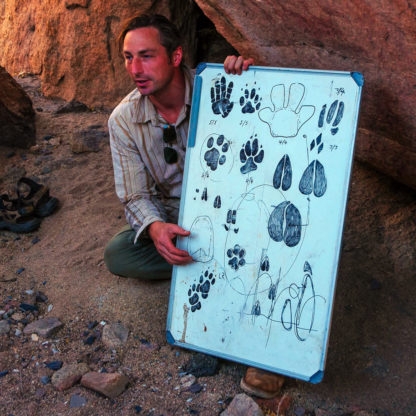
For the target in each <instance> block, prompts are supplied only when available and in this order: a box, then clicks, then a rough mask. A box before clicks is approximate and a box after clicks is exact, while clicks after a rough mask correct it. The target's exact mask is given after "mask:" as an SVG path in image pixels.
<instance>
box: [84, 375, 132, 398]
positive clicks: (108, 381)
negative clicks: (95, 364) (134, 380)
mask: <svg viewBox="0 0 416 416" xmlns="http://www.w3.org/2000/svg"><path fill="white" fill-rule="evenodd" d="M128 382H129V379H128V378H127V377H126V376H125V375H123V374H120V373H97V372H90V373H87V374H84V375H83V376H82V378H81V384H82V385H83V386H84V387H87V388H89V389H92V390H95V391H97V392H98V393H101V394H103V395H104V396H107V397H109V398H110V399H114V398H116V397H117V396H118V395H120V394H121V393H122V392H123V391H124V390H125V388H126V386H127V384H128Z"/></svg>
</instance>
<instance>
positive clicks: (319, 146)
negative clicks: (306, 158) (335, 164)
mask: <svg viewBox="0 0 416 416" xmlns="http://www.w3.org/2000/svg"><path fill="white" fill-rule="evenodd" d="M315 146H317V149H318V155H319V153H321V152H322V149H323V148H324V143H323V142H322V133H320V134H319V135H318V137H317V138H316V139H314V140H312V141H311V144H310V145H309V148H310V150H311V151H312V150H313V149H314V148H315Z"/></svg>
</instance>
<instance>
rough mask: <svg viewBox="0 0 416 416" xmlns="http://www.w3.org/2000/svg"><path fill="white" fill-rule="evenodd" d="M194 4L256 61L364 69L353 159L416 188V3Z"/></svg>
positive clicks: (325, 0)
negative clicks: (355, 5) (353, 5)
mask: <svg viewBox="0 0 416 416" xmlns="http://www.w3.org/2000/svg"><path fill="white" fill-rule="evenodd" d="M195 2H196V3H197V4H198V6H199V7H200V8H201V9H202V11H203V12H204V14H205V15H206V16H207V17H208V18H209V19H210V20H211V21H212V22H213V23H214V24H215V27H216V29H217V30H218V32H220V33H221V34H222V35H223V36H224V37H225V38H226V40H227V41H228V42H229V43H231V44H232V45H233V46H234V47H235V48H236V49H237V50H238V52H239V53H240V54H241V55H244V56H250V57H252V58H254V60H255V62H256V64H257V65H271V66H278V67H282V66H283V67H289V68H290V67H291V68H315V69H331V70H341V71H360V72H362V73H363V74H364V78H365V85H364V88H363V96H362V105H361V115H360V124H359V127H360V128H359V130H358V136H357V145H356V153H355V154H356V157H357V158H358V159H359V160H361V161H365V162H367V163H369V164H371V165H372V166H373V167H374V168H376V169H378V170H381V171H382V172H384V173H387V174H388V175H391V176H393V177H394V178H395V179H397V180H400V181H401V182H403V183H404V184H406V185H408V186H411V187H413V189H416V140H415V135H416V94H415V90H414V88H415V87H414V85H415V82H414V81H415V78H414V66H415V56H416V43H415V42H414V38H415V30H414V27H415V15H414V13H415V12H414V5H412V4H411V3H410V2H408V3H407V4H403V3H402V2H400V1H399V0H393V1H391V2H390V3H389V7H388V8H387V9H385V8H380V7H378V6H377V5H376V4H375V3H374V4H373V3H371V4H370V3H369V4H367V5H366V7H365V10H363V9H361V8H351V7H350V4H348V3H346V2H334V1H331V0H323V1H320V2H307V3H305V2H303V1H300V0H299V1H296V0H295V1H292V2H290V4H289V3H284V4H283V3H281V2H276V1H274V0H263V1H261V2H260V1H255V2H244V3H241V1H239V0H231V1H227V2H226V3H224V2H222V1H221V0H213V1H207V0H195ZM300 10H301V12H299V11H300ZM270 16H273V21H271V20H270ZM264 22H269V23H266V24H265V23H264ZM259 27H261V28H262V30H259V29H258V28H259ZM369 33H371V36H368V34H369ZM380 103H383V105H380Z"/></svg>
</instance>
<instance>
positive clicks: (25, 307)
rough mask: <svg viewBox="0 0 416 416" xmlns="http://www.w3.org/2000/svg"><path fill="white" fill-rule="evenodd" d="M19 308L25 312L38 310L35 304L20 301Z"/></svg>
mask: <svg viewBox="0 0 416 416" xmlns="http://www.w3.org/2000/svg"><path fill="white" fill-rule="evenodd" d="M19 308H20V310H22V311H25V312H29V311H30V312H32V311H37V310H39V308H38V307H37V306H36V305H31V304H30V303H21V304H20V305H19Z"/></svg>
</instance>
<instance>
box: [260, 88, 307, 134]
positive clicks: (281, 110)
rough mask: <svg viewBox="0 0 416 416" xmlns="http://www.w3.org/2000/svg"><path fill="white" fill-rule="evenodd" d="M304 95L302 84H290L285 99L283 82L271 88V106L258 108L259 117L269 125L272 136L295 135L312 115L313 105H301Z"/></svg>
mask: <svg viewBox="0 0 416 416" xmlns="http://www.w3.org/2000/svg"><path fill="white" fill-rule="evenodd" d="M304 95H305V86H304V85H303V84H295V83H293V84H291V85H290V87H289V97H288V98H287V99H286V91H285V86H284V84H279V85H275V86H274V87H273V88H272V91H271V93H270V99H271V102H272V104H273V108H270V107H266V108H263V109H262V110H260V111H259V118H260V120H261V121H263V122H264V123H266V124H268V125H269V128H270V134H271V135H272V136H273V137H295V136H296V135H297V134H298V133H299V130H300V128H301V127H302V126H303V125H304V124H305V123H306V122H307V121H308V120H309V119H310V118H311V117H312V116H313V114H314V113H315V107H314V106H313V105H301V104H302V101H303V97H304ZM286 101H287V104H286Z"/></svg>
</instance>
